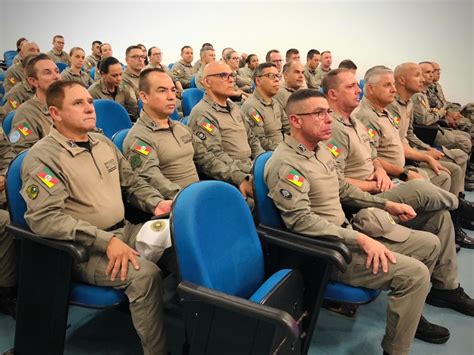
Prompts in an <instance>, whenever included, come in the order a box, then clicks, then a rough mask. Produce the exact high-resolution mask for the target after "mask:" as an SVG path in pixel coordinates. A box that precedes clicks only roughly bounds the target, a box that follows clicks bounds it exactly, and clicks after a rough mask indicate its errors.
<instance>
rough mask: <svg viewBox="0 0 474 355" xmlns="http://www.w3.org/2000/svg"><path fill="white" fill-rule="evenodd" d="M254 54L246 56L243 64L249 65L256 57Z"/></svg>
mask: <svg viewBox="0 0 474 355" xmlns="http://www.w3.org/2000/svg"><path fill="white" fill-rule="evenodd" d="M256 56H257V55H256V54H249V55H248V56H247V59H245V63H247V64H250V61H251V60H252V58H253V57H256Z"/></svg>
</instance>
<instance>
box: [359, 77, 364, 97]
mask: <svg viewBox="0 0 474 355" xmlns="http://www.w3.org/2000/svg"><path fill="white" fill-rule="evenodd" d="M364 85H365V80H364V79H360V81H359V87H360V94H359V99H362V97H364Z"/></svg>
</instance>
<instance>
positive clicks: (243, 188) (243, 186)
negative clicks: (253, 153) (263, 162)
mask: <svg viewBox="0 0 474 355" xmlns="http://www.w3.org/2000/svg"><path fill="white" fill-rule="evenodd" d="M239 190H240V193H241V194H242V196H244V198H247V197H253V186H252V183H251V182H250V181H248V180H247V179H244V180H243V181H242V182H241V183H240V186H239Z"/></svg>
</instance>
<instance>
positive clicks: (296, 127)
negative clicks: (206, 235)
mask: <svg viewBox="0 0 474 355" xmlns="http://www.w3.org/2000/svg"><path fill="white" fill-rule="evenodd" d="M328 111H329V106H328V103H327V101H326V100H325V99H324V98H322V97H321V94H320V93H319V92H317V91H314V90H300V91H298V92H296V93H294V94H293V95H292V96H291V97H290V99H289V101H288V106H287V113H288V118H289V121H290V124H291V136H288V137H285V141H284V142H282V143H280V145H279V146H278V148H277V149H276V150H275V152H274V153H273V156H272V158H271V159H270V160H269V162H268V164H267V167H266V168H265V180H266V183H267V185H268V187H269V196H270V197H271V198H272V199H273V201H274V202H275V205H276V206H277V208H278V209H279V210H280V212H281V216H282V218H283V221H284V223H285V224H286V226H287V228H288V229H290V230H292V231H294V232H297V233H301V234H303V235H307V236H308V237H315V238H317V237H319V236H322V235H325V236H333V237H334V238H336V239H338V240H340V241H342V242H344V243H346V244H347V245H348V246H349V247H350V248H351V250H352V252H353V261H352V263H351V264H350V265H349V270H348V271H346V272H345V273H339V272H337V271H334V273H333V275H332V276H331V277H332V278H333V279H335V280H337V281H340V282H344V283H348V284H350V285H353V286H356V287H361V286H363V287H369V288H381V289H390V290H391V292H390V293H389V296H388V310H387V328H386V333H385V337H384V339H383V341H382V347H383V349H384V352H385V353H387V354H397V355H398V354H408V353H409V350H410V346H411V343H412V340H413V337H414V336H415V334H416V335H417V336H418V337H420V338H425V339H426V338H427V337H432V340H435V339H434V338H438V339H437V340H439V341H442V342H444V341H446V340H447V338H448V337H449V332H448V331H447V329H445V328H442V327H439V326H435V325H433V324H429V323H428V321H427V320H426V319H424V318H423V317H422V316H421V313H422V309H423V304H424V302H425V297H426V295H427V294H428V288H429V280H430V275H431V279H432V282H433V289H432V290H431V292H430V294H429V295H430V296H429V298H430V302H432V303H436V304H437V305H440V304H441V303H442V302H438V301H439V300H440V298H442V299H443V300H446V303H448V301H447V299H449V300H450V301H449V307H451V308H454V309H457V310H458V311H460V312H463V313H466V314H469V315H471V316H472V315H474V302H473V300H472V299H470V297H469V296H467V295H466V294H465V293H464V291H463V290H462V288H460V287H459V284H458V280H457V269H456V262H455V257H456V255H455V251H454V241H453V240H452V239H450V238H449V236H439V239H438V238H437V237H436V236H435V235H433V234H431V233H428V232H423V231H416V230H411V231H409V230H408V231H407V230H405V229H401V230H400V233H390V232H389V231H386V232H387V233H385V231H384V230H382V231H378V232H376V233H375V234H372V233H373V228H370V227H369V226H361V223H360V220H361V219H365V218H366V216H367V215H373V213H374V212H372V211H370V210H369V211H361V212H362V216H363V217H362V218H361V216H360V213H361V212H359V213H358V215H356V222H357V223H354V227H355V228H356V229H358V230H360V232H357V231H353V230H351V229H346V228H344V227H345V226H347V221H346V220H345V216H344V212H343V211H342V207H341V201H343V202H348V203H351V204H353V205H355V206H358V207H362V208H365V207H379V208H383V209H385V210H386V211H388V212H389V213H391V214H393V215H397V216H398V217H399V218H400V220H401V221H403V222H404V223H407V224H413V226H414V227H415V228H416V226H417V225H418V226H419V225H421V224H424V223H426V220H422V219H420V218H416V219H413V218H414V217H415V216H416V213H415V212H414V211H413V210H412V209H411V207H409V206H407V205H404V204H397V203H394V202H391V201H387V200H385V199H381V198H379V197H376V196H372V195H370V194H368V193H365V192H362V191H360V190H359V189H357V188H356V187H355V186H352V185H349V184H347V183H346V182H345V180H344V179H343V178H342V177H341V176H339V174H338V172H337V169H336V167H335V162H334V160H333V158H332V155H331V153H330V152H329V150H328V149H327V147H326V145H324V144H323V143H322V141H325V140H327V139H329V137H330V135H331V124H332V118H331V116H330V115H329V112H328ZM334 181H339V184H334ZM375 214H377V215H379V216H380V215H381V212H376V213H375ZM428 219H429V218H428ZM415 220H417V221H416V223H415V222H412V221H415ZM372 227H373V225H372ZM400 228H403V227H400ZM402 230H403V231H404V232H402ZM371 232H372V233H371ZM367 234H372V236H373V237H375V238H377V240H375V239H373V238H371V237H370V236H369V235H367ZM401 235H403V237H401ZM440 242H441V246H440ZM440 252H441V254H440ZM415 255H416V257H412V256H415ZM438 255H439V258H438ZM448 295H449V296H448ZM433 301H434V302H433ZM446 306H447V304H446Z"/></svg>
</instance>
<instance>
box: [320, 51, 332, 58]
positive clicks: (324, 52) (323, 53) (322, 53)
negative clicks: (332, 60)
mask: <svg viewBox="0 0 474 355" xmlns="http://www.w3.org/2000/svg"><path fill="white" fill-rule="evenodd" d="M326 53H329V54H331V51H322V52H321V57H322V56H323V55H325V54H326Z"/></svg>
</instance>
